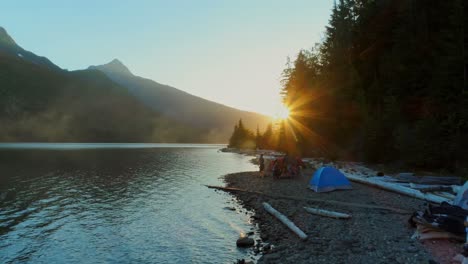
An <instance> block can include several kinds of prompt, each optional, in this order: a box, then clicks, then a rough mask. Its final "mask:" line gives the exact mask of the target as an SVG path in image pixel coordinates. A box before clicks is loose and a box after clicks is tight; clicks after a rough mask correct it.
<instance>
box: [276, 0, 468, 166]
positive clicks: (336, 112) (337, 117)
mask: <svg viewBox="0 0 468 264" xmlns="http://www.w3.org/2000/svg"><path fill="white" fill-rule="evenodd" d="M466 29H468V2H467V1H464V0H451V1H440V0H340V1H338V2H336V3H335V5H334V7H333V10H332V14H331V18H330V21H329V24H328V26H327V27H326V30H325V35H324V39H323V41H322V43H319V44H316V45H315V47H314V48H312V49H310V50H302V51H300V52H299V54H298V55H297V57H296V58H295V60H293V61H292V62H289V63H288V66H287V68H286V69H285V70H284V73H283V80H282V94H283V98H284V103H285V104H286V105H287V106H288V107H289V109H290V113H291V114H290V118H289V120H288V121H287V124H286V127H287V128H286V129H284V131H285V133H284V135H283V137H284V138H285V139H286V140H287V142H288V146H287V147H288V148H290V149H294V150H295V151H298V152H302V154H305V155H307V154H309V152H310V151H311V150H313V151H315V150H319V151H320V152H321V154H322V155H326V156H328V157H331V158H342V159H353V160H367V161H371V162H401V163H404V164H406V165H410V166H419V167H424V168H448V169H459V168H462V167H465V168H466V167H467V163H468V143H467V142H468V140H467V136H468V109H467V106H468V89H467V64H468V55H467V51H468V45H467V44H468V41H467V36H466V34H465V30H466ZM288 127H289V128H288ZM288 134H289V136H288Z"/></svg>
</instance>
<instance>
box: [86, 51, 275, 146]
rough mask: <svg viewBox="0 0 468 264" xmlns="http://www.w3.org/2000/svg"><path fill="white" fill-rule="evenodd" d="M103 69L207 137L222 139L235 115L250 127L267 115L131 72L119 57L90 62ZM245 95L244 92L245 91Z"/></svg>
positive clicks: (262, 122) (142, 98) (265, 120)
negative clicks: (218, 101)
mask: <svg viewBox="0 0 468 264" xmlns="http://www.w3.org/2000/svg"><path fill="white" fill-rule="evenodd" d="M88 69H96V70H99V71H101V72H103V73H105V74H106V75H107V76H108V77H109V78H110V79H112V80H113V81H115V82H116V83H118V84H120V85H122V86H124V87H126V88H127V89H128V91H129V92H130V93H131V94H132V95H134V96H135V97H136V98H137V99H138V100H140V101H141V102H143V103H144V104H145V105H147V106H149V107H151V108H152V109H153V110H154V111H155V112H157V113H161V114H162V115H163V116H165V117H168V118H171V119H174V120H176V121H178V122H181V123H183V124H186V125H190V126H195V127H197V128H203V129H207V130H209V135H210V137H212V138H214V139H216V141H218V142H226V140H227V139H228V138H229V136H230V135H231V134H232V131H233V126H234V124H235V123H236V122H238V121H239V119H242V120H243V122H244V124H246V126H247V127H248V128H250V129H255V128H256V127H257V125H258V126H259V127H260V128H261V129H265V128H266V126H267V124H268V123H269V122H270V121H271V118H269V117H267V116H264V115H260V114H257V113H252V112H247V111H241V110H238V109H235V108H232V107H228V106H225V105H222V104H219V103H215V102H212V101H209V100H206V99H203V98H200V97H197V96H194V95H191V94H189V93H186V92H184V91H181V90H178V89H176V88H174V87H171V86H168V85H163V84H160V83H157V82H155V81H153V80H150V79H146V78H142V77H139V76H136V75H133V74H132V73H131V72H130V70H129V69H128V68H127V67H126V66H125V65H124V64H123V63H122V62H121V61H119V60H117V59H114V60H113V61H111V62H109V63H107V64H104V65H99V66H90V67H89V68H88ZM246 96H248V95H246Z"/></svg>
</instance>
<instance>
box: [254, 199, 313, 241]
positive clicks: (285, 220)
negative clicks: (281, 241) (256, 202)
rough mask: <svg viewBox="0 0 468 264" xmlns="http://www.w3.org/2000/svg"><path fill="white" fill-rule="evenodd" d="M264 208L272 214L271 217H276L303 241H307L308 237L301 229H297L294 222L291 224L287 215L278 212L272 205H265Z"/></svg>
mask: <svg viewBox="0 0 468 264" xmlns="http://www.w3.org/2000/svg"><path fill="white" fill-rule="evenodd" d="M263 208H265V210H266V211H267V212H268V213H270V214H271V215H273V216H274V217H276V218H277V219H278V220H280V221H281V222H282V223H283V224H285V225H286V226H287V227H288V228H289V229H291V231H293V232H294V233H295V234H296V235H298V236H299V237H300V238H301V239H302V240H306V239H307V235H306V234H305V233H304V232H303V231H302V230H301V229H299V227H297V226H296V225H295V224H294V223H293V222H291V220H289V219H288V218H287V217H286V216H285V215H283V214H282V213H280V212H278V211H277V210H276V209H275V208H273V207H272V206H271V205H270V204H268V203H263Z"/></svg>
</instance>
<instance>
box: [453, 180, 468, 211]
mask: <svg viewBox="0 0 468 264" xmlns="http://www.w3.org/2000/svg"><path fill="white" fill-rule="evenodd" d="M453 204H454V205H457V206H460V207H461V208H463V209H465V210H468V181H467V182H465V184H464V185H463V187H462V188H461V190H459V191H458V193H457V197H455V200H454V201H453Z"/></svg>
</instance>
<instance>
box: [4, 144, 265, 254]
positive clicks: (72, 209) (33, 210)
mask: <svg viewBox="0 0 468 264" xmlns="http://www.w3.org/2000/svg"><path fill="white" fill-rule="evenodd" d="M221 147H222V146H221V145H189V144H187V145H181V144H72V143H67V144H48V143H46V144H41V143H24V144H0V169H1V172H0V173H1V175H0V263H19V262H21V263H24V262H26V263H232V262H234V261H235V260H236V259H240V258H250V257H252V255H251V253H250V251H248V250H244V249H238V248H236V239H237V238H238V237H239V234H240V233H245V232H248V231H251V230H254V231H255V232H257V231H256V229H255V228H254V227H253V225H252V224H251V222H250V216H251V213H250V212H247V211H245V210H244V209H242V208H241V207H240V206H238V204H237V202H236V200H235V199H233V197H232V196H231V195H229V194H226V193H222V192H215V191H214V190H212V189H208V188H206V187H205V186H204V185H205V184H210V185H223V182H222V179H221V178H220V177H221V176H223V175H224V174H227V173H233V172H240V171H249V170H256V167H255V166H254V165H252V164H251V163H250V162H249V159H250V158H249V157H246V156H242V155H238V154H233V153H221V152H219V151H218V150H219V149H220V148H221ZM227 207H234V208H236V210H235V211H232V210H230V208H227Z"/></svg>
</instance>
